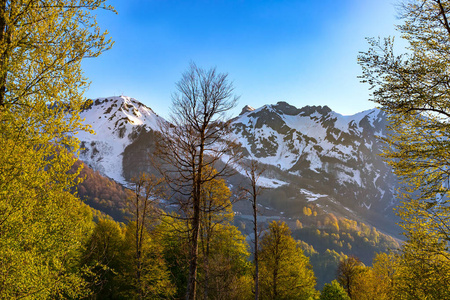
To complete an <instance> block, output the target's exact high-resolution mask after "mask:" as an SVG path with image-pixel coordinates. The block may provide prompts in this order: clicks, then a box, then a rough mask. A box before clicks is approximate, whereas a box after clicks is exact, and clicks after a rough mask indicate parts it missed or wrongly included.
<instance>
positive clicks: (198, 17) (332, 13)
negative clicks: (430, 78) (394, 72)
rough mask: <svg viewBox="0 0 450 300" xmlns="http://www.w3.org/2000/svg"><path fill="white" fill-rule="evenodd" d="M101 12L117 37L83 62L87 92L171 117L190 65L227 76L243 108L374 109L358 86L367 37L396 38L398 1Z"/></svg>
mask: <svg viewBox="0 0 450 300" xmlns="http://www.w3.org/2000/svg"><path fill="white" fill-rule="evenodd" d="M110 4H111V5H113V6H114V7H115V8H116V10H117V11H118V15H116V14H113V13H110V12H98V15H97V18H98V22H99V24H100V26H101V27H102V28H103V29H107V30H108V31H109V34H110V36H111V37H112V39H113V40H114V41H115V45H114V46H113V48H112V49H111V50H109V51H107V52H105V53H104V54H102V55H101V56H100V57H98V58H94V59H87V60H85V61H84V62H83V69H84V72H85V75H86V76H87V77H88V78H89V80H90V81H91V82H92V83H91V87H90V89H89V91H88V92H87V93H86V96H87V97H90V98H97V97H107V96H118V95H126V96H130V97H133V98H136V99H138V100H139V101H141V102H143V103H145V104H146V105H148V106H149V107H151V108H152V109H153V110H154V111H155V112H156V113H158V114H160V115H162V116H163V117H167V115H168V111H169V106H170V102H171V94H172V93H173V92H174V91H175V83H176V82H177V81H178V80H179V79H180V77H181V73H182V72H184V71H185V70H186V69H187V68H188V66H189V63H190V62H191V61H193V62H195V63H196V64H197V65H198V66H200V67H203V68H210V67H216V68H217V70H218V71H219V72H226V73H228V74H229V78H230V80H232V81H233V83H234V86H235V93H236V94H237V95H239V96H240V100H239V104H238V107H237V108H236V109H235V110H234V111H233V112H232V113H233V114H238V113H239V112H240V110H241V108H242V107H243V106H245V105H250V106H253V107H255V108H258V107H260V106H263V105H265V104H275V103H276V102H278V101H286V102H288V103H290V104H292V105H294V106H297V107H302V106H305V105H328V106H329V107H330V108H331V109H333V110H334V111H337V112H339V113H341V114H344V115H348V114H354V113H357V112H360V111H362V110H365V109H370V108H372V107H374V106H375V105H374V103H372V102H370V101H368V98H369V91H368V86H367V85H364V84H361V83H359V79H358V78H357V76H358V75H360V74H361V69H360V67H359V65H358V64H357V55H358V52H359V51H365V50H367V49H368V44H367V42H366V40H365V37H377V36H381V37H384V36H389V35H391V36H392V35H398V33H397V32H396V31H395V29H394V24H396V23H398V22H399V21H398V20H397V19H396V15H397V13H396V10H395V5H394V4H395V0H322V1H317V0H295V1H294V0H291V1H283V0H277V1H275V0H251V1H247V0H198V1H193V0H192V1H190V0H115V1H114V0H113V1H110Z"/></svg>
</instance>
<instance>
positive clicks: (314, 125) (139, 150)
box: [79, 96, 397, 224]
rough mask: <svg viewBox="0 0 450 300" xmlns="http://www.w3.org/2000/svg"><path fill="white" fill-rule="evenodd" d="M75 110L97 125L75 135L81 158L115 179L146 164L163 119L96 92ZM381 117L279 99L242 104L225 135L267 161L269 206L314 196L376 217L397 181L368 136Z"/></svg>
mask: <svg viewBox="0 0 450 300" xmlns="http://www.w3.org/2000/svg"><path fill="white" fill-rule="evenodd" d="M81 115H82V117H85V118H86V122H91V124H92V126H93V129H94V130H95V131H97V132H98V133H97V136H91V135H87V134H81V135H80V136H79V138H80V141H81V144H82V147H83V148H84V150H83V151H81V153H80V159H81V160H83V161H84V162H85V163H87V164H88V165H89V166H91V167H92V168H93V169H94V170H97V171H99V172H100V173H102V174H104V175H106V176H108V177H110V178H112V179H114V180H116V181H118V182H120V183H122V184H127V183H128V182H129V181H130V179H131V177H132V176H133V175H136V174H138V173H139V172H148V171H149V170H150V162H149V156H150V155H152V148H153V146H154V145H153V143H154V139H155V132H156V131H157V130H158V124H159V123H160V122H167V121H166V120H164V119H163V118H162V117H160V116H158V115H157V114H156V113H155V112H153V110H151V109H150V108H149V107H147V106H145V105H143V104H142V103H140V102H139V101H137V100H136V99H133V98H130V97H125V96H121V97H107V98H99V99H96V100H94V101H93V104H92V105H91V106H90V107H89V108H88V109H87V110H85V111H83V112H82V113H81ZM386 124H387V121H386V116H385V115H384V113H383V112H382V111H380V110H378V109H376V108H374V109H370V110H366V111H364V112H360V113H357V114H354V115H351V116H343V115H341V114H338V113H336V112H334V111H332V110H331V109H330V108H329V107H327V106H305V107H302V108H297V107H295V106H292V105H290V104H288V103H287V102H283V101H281V102H278V103H277V104H268V105H264V106H262V107H260V108H256V109H254V108H251V107H249V106H245V107H244V108H243V110H242V112H241V114H240V115H238V116H236V117H235V118H233V119H232V122H231V129H232V133H231V135H230V136H229V137H226V138H233V139H236V140H237V141H238V142H239V143H240V144H241V150H242V151H243V153H244V155H245V157H246V159H256V160H258V161H259V162H261V163H263V164H265V165H266V166H269V168H268V169H269V171H268V172H266V173H265V174H264V176H265V178H264V182H263V183H262V184H263V185H264V186H265V187H266V188H269V189H271V190H272V192H270V193H269V194H271V193H272V194H276V193H278V194H280V195H281V196H277V197H278V198H280V199H279V200H273V199H272V200H270V199H269V200H270V201H269V200H268V204H269V205H271V206H273V207H284V206H285V204H286V203H291V204H292V205H293V206H298V207H299V208H300V207H301V206H305V205H307V204H312V203H313V204H314V205H316V206H317V207H320V208H321V209H323V210H324V211H327V212H328V211H329V212H334V213H336V212H337V213H340V214H342V215H344V216H353V217H362V218H363V219H364V220H368V221H369V223H370V222H371V223H376V224H379V223H382V221H383V220H385V219H386V218H388V219H389V218H391V217H392V216H393V213H391V212H390V211H391V209H390V208H391V207H392V206H394V205H395V204H396V202H395V200H394V196H393V195H394V190H395V187H396V184H397V182H396V179H395V178H394V176H393V175H392V172H391V170H390V168H389V167H388V166H387V165H386V164H385V163H384V162H383V161H382V160H381V158H380V157H379V155H378V154H379V153H380V152H381V147H382V145H381V144H380V142H379V140H378V139H377V138H376V136H375V135H380V136H383V135H385V134H386ZM237 171H238V172H239V171H240V172H241V175H237V177H238V178H239V179H234V180H233V179H230V180H229V182H230V184H233V182H234V183H238V182H242V180H245V178H243V174H242V173H243V172H242V171H243V170H242V169H239V168H237ZM233 185H234V184H233ZM311 195H321V197H313V196H311ZM312 199H314V200H312ZM292 211H301V210H300V209H292ZM279 212H281V209H279ZM284 217H286V218H293V217H295V215H289V213H288V214H287V215H284ZM380 220H381V221H380Z"/></svg>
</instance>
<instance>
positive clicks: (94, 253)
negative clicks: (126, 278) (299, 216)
mask: <svg viewBox="0 0 450 300" xmlns="http://www.w3.org/2000/svg"><path fill="white" fill-rule="evenodd" d="M123 251H124V234H123V230H122V228H121V227H120V225H119V224H118V223H117V222H114V221H113V220H108V219H100V220H99V221H98V223H97V225H96V226H95V228H94V231H93V233H92V235H91V237H90V238H89V240H88V242H87V244H86V248H85V250H84V255H83V261H82V262H83V264H85V265H86V266H87V267H88V268H89V270H90V272H89V275H90V276H88V282H89V283H90V289H91V290H92V292H93V295H92V297H93V298H95V299H108V298H109V299H110V298H114V297H116V298H117V297H118V295H119V294H120V292H121V286H120V284H119V281H118V280H117V275H118V272H120V271H121V270H122V269H123V264H124V261H123V260H122V255H123Z"/></svg>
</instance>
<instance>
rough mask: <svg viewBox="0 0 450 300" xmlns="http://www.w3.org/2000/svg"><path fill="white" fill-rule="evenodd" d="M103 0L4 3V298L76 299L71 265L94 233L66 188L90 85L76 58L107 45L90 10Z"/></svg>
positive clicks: (79, 288) (0, 71)
mask: <svg viewBox="0 0 450 300" xmlns="http://www.w3.org/2000/svg"><path fill="white" fill-rule="evenodd" d="M104 3H105V1H102V0H100V1H94V0H83V1H80V0H61V1H54V0H43V1H25V2H24V1H1V3H0V56H1V59H0V149H1V151H0V235H1V237H0V265H1V266H2V267H1V268H0V295H1V297H2V298H5V299H11V298H27V299H47V298H53V299H54V298H58V297H78V296H80V295H84V294H85V292H86V289H85V283H84V281H83V278H82V276H81V270H79V269H77V268H76V266H77V265H78V260H79V255H78V254H79V251H80V250H81V248H80V247H81V245H82V242H83V239H84V238H85V237H86V236H88V234H89V231H90V230H91V219H92V216H91V215H90V212H89V209H87V208H86V207H85V206H84V205H83V204H82V203H80V201H79V200H78V199H77V198H76V197H74V196H73V195H71V194H70V189H71V188H72V187H73V186H74V185H76V183H77V182H76V175H77V172H75V174H68V172H69V170H70V168H71V166H72V165H73V164H74V158H73V152H76V151H77V150H78V142H77V140H76V139H75V138H74V137H73V135H72V134H74V133H76V132H77V131H79V130H87V128H86V126H83V125H82V124H81V120H80V117H79V115H78V112H79V111H80V109H81V108H82V106H83V104H84V99H83V98H82V92H83V90H84V88H85V87H86V86H87V85H86V81H85V78H83V76H82V72H81V60H82V58H84V57H87V56H97V55H99V54H100V53H101V52H103V51H104V50H106V49H108V48H109V46H110V42H109V41H106V40H105V34H103V33H101V32H100V29H99V28H98V26H97V23H96V22H95V18H93V16H92V14H91V13H92V11H94V10H95V9H97V8H99V7H104Z"/></svg>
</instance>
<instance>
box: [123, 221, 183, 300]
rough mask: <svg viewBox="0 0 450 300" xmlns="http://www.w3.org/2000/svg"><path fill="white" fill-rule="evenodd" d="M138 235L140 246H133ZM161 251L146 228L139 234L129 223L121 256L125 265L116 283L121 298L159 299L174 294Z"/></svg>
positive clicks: (131, 223) (156, 240)
mask: <svg viewBox="0 0 450 300" xmlns="http://www.w3.org/2000/svg"><path fill="white" fill-rule="evenodd" d="M137 232H138V234H139V235H140V239H139V243H136V233H137ZM163 250H164V249H163V247H162V246H161V245H160V243H159V242H158V239H157V238H153V237H152V232H149V231H148V230H147V228H146V227H143V228H139V230H138V229H137V223H136V222H130V223H128V225H127V227H126V230H125V239H124V252H123V253H122V255H123V258H122V259H123V260H124V262H125V264H124V266H123V269H122V270H121V271H122V272H121V273H120V279H119V280H120V282H121V285H122V286H123V289H122V291H121V293H120V296H122V297H124V298H125V299H161V298H170V297H171V296H173V295H174V294H175V287H174V285H173V283H172V282H171V280H170V273H169V270H168V268H167V266H166V262H165V260H164V255H163ZM138 253H139V254H138Z"/></svg>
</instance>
